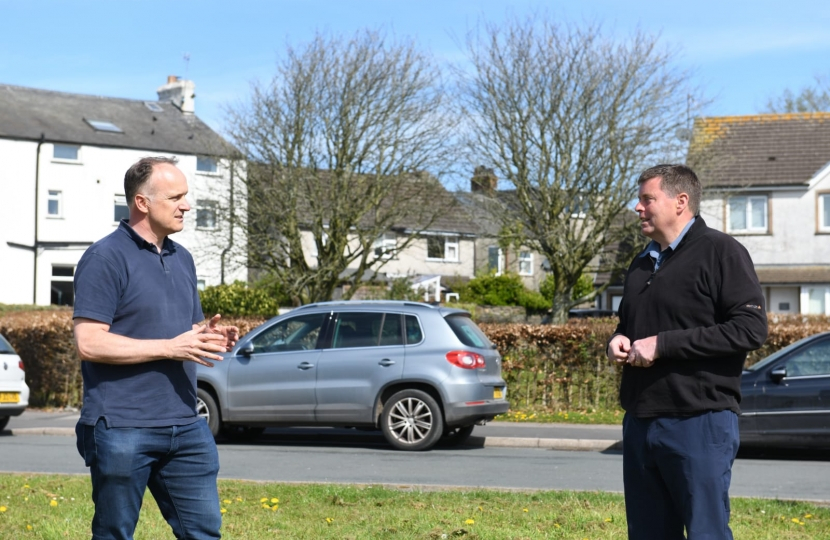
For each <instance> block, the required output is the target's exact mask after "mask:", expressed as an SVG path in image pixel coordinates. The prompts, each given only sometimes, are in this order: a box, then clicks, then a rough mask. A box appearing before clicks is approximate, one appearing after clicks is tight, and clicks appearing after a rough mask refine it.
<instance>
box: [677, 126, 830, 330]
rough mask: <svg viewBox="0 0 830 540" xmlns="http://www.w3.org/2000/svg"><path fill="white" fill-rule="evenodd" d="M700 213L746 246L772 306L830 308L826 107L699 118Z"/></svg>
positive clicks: (695, 143) (775, 309) (695, 149)
mask: <svg viewBox="0 0 830 540" xmlns="http://www.w3.org/2000/svg"><path fill="white" fill-rule="evenodd" d="M688 161H689V163H690V164H691V165H692V166H693V167H694V168H695V170H697V171H698V173H699V174H700V177H701V181H702V182H703V185H704V200H703V202H702V205H701V215H702V216H703V218H704V219H705V220H706V222H707V224H708V225H709V226H711V227H714V228H717V229H719V230H722V231H725V232H727V233H729V234H731V235H732V236H734V237H735V238H736V239H737V240H738V241H740V242H741V243H742V244H743V245H744V246H746V248H747V249H748V250H749V252H750V254H751V255H752V259H753V261H754V262H755V270H756V272H757V274H758V278H759V280H760V282H761V286H762V287H763V290H764V294H765V296H766V300H767V306H768V310H769V311H770V312H772V313H800V314H824V315H830V113H804V114H762V115H752V116H725V117H705V118H698V119H697V120H696V121H695V124H694V131H693V136H692V141H691V145H690V149H689V160H688Z"/></svg>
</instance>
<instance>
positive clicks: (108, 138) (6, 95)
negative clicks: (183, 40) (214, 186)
mask: <svg viewBox="0 0 830 540" xmlns="http://www.w3.org/2000/svg"><path fill="white" fill-rule="evenodd" d="M145 103H152V104H154V105H157V106H158V108H161V111H160V112H155V111H152V110H150V108H148V106H147V105H145ZM85 120H98V121H105V122H111V123H113V124H115V125H116V126H118V127H119V128H121V130H122V131H123V133H111V132H106V131H96V130H95V129H93V128H92V127H91V126H90V125H89V124H88V123H87V122H86V121H85ZM41 134H43V136H44V137H45V140H46V141H49V142H58V143H73V144H81V145H92V146H107V147H117V148H133V149H139V150H148V151H157V152H171V153H177V154H207V155H220V154H223V153H225V152H228V151H229V150H230V149H231V147H230V145H229V144H228V143H227V142H226V141H225V140H224V139H223V138H222V137H220V136H219V135H218V134H217V133H216V132H214V131H213V130H212V129H211V128H210V127H208V126H207V124H205V123H204V122H202V121H201V120H200V119H199V118H198V117H197V116H196V115H194V114H184V113H182V112H181V111H180V110H179V109H177V108H176V107H175V106H174V105H173V104H171V103H169V102H158V101H149V102H145V101H141V100H133V99H122V98H109V97H100V96H91V95H84V94H70V93H66V92H54V91H51V90H39V89H35V88H26V87H22V86H12V85H7V84H0V138H3V139H17V140H20V139H23V140H31V141H37V140H40V137H41Z"/></svg>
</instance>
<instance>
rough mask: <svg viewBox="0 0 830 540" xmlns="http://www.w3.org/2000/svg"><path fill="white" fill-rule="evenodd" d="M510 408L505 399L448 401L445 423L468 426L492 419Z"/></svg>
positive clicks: (445, 408)
mask: <svg viewBox="0 0 830 540" xmlns="http://www.w3.org/2000/svg"><path fill="white" fill-rule="evenodd" d="M509 408H510V404H509V403H507V401H505V400H489V401H472V402H461V403H448V404H447V405H445V407H444V416H445V419H444V421H445V423H446V424H447V425H448V426H467V425H470V424H475V423H476V422H480V421H482V420H492V419H493V418H495V417H496V416H497V415H499V414H504V413H506V412H507V410H508V409H509Z"/></svg>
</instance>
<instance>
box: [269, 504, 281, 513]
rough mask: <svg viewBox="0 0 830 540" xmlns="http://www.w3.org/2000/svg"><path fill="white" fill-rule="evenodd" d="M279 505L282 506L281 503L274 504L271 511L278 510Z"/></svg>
mask: <svg viewBox="0 0 830 540" xmlns="http://www.w3.org/2000/svg"><path fill="white" fill-rule="evenodd" d="M279 507H280V505H278V504H275V505H274V506H272V507H271V511H272V512H276V511H277V508H279Z"/></svg>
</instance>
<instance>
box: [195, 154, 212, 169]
mask: <svg viewBox="0 0 830 540" xmlns="http://www.w3.org/2000/svg"><path fill="white" fill-rule="evenodd" d="M196 170H197V171H199V172H205V173H215V172H216V160H215V159H213V158H210V157H201V156H197V157H196Z"/></svg>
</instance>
